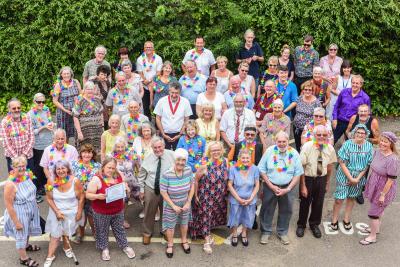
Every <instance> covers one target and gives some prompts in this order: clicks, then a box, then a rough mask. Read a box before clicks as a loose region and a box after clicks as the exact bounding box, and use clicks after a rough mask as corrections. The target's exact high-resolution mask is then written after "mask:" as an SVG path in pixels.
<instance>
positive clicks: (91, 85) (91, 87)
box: [83, 81, 96, 90]
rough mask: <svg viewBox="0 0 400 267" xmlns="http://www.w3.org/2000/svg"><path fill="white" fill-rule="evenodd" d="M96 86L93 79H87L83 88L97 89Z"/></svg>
mask: <svg viewBox="0 0 400 267" xmlns="http://www.w3.org/2000/svg"><path fill="white" fill-rule="evenodd" d="M95 88H96V86H95V85H94V83H93V82H92V81H87V82H86V83H85V85H84V86H83V90H85V89H95Z"/></svg>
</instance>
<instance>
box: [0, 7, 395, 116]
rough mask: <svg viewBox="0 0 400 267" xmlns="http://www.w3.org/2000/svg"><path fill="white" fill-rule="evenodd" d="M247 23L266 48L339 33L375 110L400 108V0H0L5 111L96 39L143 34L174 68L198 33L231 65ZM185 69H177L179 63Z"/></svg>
mask: <svg viewBox="0 0 400 267" xmlns="http://www.w3.org/2000/svg"><path fill="white" fill-rule="evenodd" d="M247 28H253V29H254V30H255V32H256V35H257V39H258V41H259V42H260V44H261V46H262V48H263V50H264V53H265V56H266V57H268V56H270V55H277V54H278V53H279V50H280V48H281V47H282V45H283V44H285V43H288V44H289V45H291V47H293V48H294V47H295V46H296V45H299V44H301V42H302V36H304V35H305V34H306V33H311V34H312V35H313V36H314V38H315V44H314V46H315V48H317V49H318V50H319V52H320V54H321V55H325V54H326V53H327V52H326V51H327V46H328V45H329V44H330V43H332V42H335V43H337V44H338V45H339V48H340V51H339V54H340V55H341V56H342V57H344V58H348V59H350V60H352V62H353V64H354V71H355V72H357V73H360V74H362V75H363V76H364V77H365V80H366V82H365V89H366V91H367V93H368V94H369V95H370V96H371V98H372V103H373V109H374V112H375V113H379V114H381V115H387V114H400V76H399V74H398V73H399V67H398V66H399V64H400V56H399V51H400V43H399V42H398V39H399V35H400V4H399V2H398V1H396V0H370V1H362V0H320V1H311V0H297V1H285V0H275V1H266V0H253V1H243V0H240V1H233V0H213V1H205V0H174V1H164V0H163V1H161V0H154V1H139V0H121V1H106V0H80V1H67V0H31V1H27V0H0V40H1V42H0V62H1V64H0V92H1V93H0V94H1V97H0V112H4V110H5V106H4V103H5V101H7V100H8V99H9V98H10V97H11V96H16V95H18V96H20V97H22V99H23V100H24V101H29V102H30V101H31V100H30V98H31V97H32V95H33V94H34V93H35V92H38V91H41V92H43V93H46V94H47V93H48V92H49V90H50V87H51V85H52V83H53V81H54V78H55V75H56V74H57V73H58V71H59V69H60V68H61V67H62V66H65V65H68V66H71V67H72V69H73V70H74V71H75V76H76V77H78V78H79V77H80V76H81V73H82V71H83V66H84V64H85V62H86V61H87V60H89V59H90V58H92V57H93V50H94V47H96V46H97V45H98V44H103V45H105V46H106V47H107V48H108V51H109V53H108V55H107V60H108V61H109V62H113V61H114V60H115V59H116V57H117V55H116V51H117V50H118V48H119V47H121V46H127V47H129V48H130V49H132V51H134V53H133V54H132V57H131V59H132V60H134V59H135V58H136V57H137V56H138V55H139V54H140V51H142V49H143V43H144V42H145V41H146V40H152V41H154V43H155V49H156V52H157V53H158V54H159V55H161V56H162V58H163V59H164V60H170V61H172V62H173V63H174V66H175V67H176V69H178V66H179V65H180V62H181V60H182V58H183V56H184V53H185V51H187V50H188V49H190V48H191V47H192V46H193V38H194V36H195V35H204V36H205V38H206V42H207V47H208V48H210V49H211V50H212V51H213V52H214V55H216V56H218V55H225V56H227V57H228V59H230V60H231V63H230V65H229V67H230V68H231V69H233V70H236V66H235V64H233V58H234V54H235V52H236V51H237V49H238V48H239V46H240V45H241V42H242V36H243V33H244V31H245V30H246V29H247ZM177 72H178V73H179V70H177Z"/></svg>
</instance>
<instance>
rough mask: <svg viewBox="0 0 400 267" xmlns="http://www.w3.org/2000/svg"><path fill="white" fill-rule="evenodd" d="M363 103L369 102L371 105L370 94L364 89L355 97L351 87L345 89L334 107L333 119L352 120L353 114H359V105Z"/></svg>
mask: <svg viewBox="0 0 400 267" xmlns="http://www.w3.org/2000/svg"><path fill="white" fill-rule="evenodd" d="M362 104H367V105H368V106H369V107H371V101H370V99H369V96H368V95H367V94H366V93H365V92H364V91H363V90H360V92H359V93H358V94H357V95H356V96H355V97H353V96H352V95H351V88H346V89H343V90H342V91H341V92H340V94H339V96H338V99H337V101H336V104H335V107H334V108H333V113H332V119H333V120H341V121H350V118H351V116H353V115H355V114H357V111H358V107H359V106H360V105H362Z"/></svg>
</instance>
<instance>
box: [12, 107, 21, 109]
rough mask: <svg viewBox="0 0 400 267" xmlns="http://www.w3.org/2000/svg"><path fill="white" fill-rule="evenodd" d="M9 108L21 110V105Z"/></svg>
mask: <svg viewBox="0 0 400 267" xmlns="http://www.w3.org/2000/svg"><path fill="white" fill-rule="evenodd" d="M11 110H21V107H13V108H12V109H11Z"/></svg>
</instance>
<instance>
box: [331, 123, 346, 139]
mask: <svg viewBox="0 0 400 267" xmlns="http://www.w3.org/2000/svg"><path fill="white" fill-rule="evenodd" d="M348 125H349V122H348V121H341V120H338V121H337V125H336V128H335V129H334V130H333V139H334V144H336V142H337V141H338V140H339V139H340V137H342V135H343V134H344V133H345V132H346V129H347V126H348ZM344 138H345V139H346V140H347V136H346V135H345V136H344Z"/></svg>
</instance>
